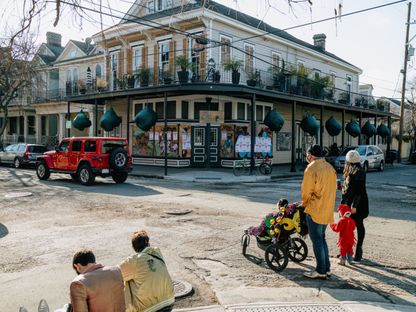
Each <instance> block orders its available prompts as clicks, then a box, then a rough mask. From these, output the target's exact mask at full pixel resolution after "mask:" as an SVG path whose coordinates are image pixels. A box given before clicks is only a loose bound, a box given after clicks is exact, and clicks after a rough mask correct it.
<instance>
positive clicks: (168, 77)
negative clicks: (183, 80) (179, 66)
mask: <svg viewBox="0 0 416 312" xmlns="http://www.w3.org/2000/svg"><path fill="white" fill-rule="evenodd" d="M162 78H163V83H164V84H171V83H172V81H173V78H172V69H171V67H170V66H169V68H168V69H167V70H164V71H163V73H162Z"/></svg>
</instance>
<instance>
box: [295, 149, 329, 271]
mask: <svg viewBox="0 0 416 312" xmlns="http://www.w3.org/2000/svg"><path fill="white" fill-rule="evenodd" d="M306 160H307V161H308V163H309V165H308V167H306V169H305V172H304V175H303V182H302V206H303V207H305V213H306V221H307V223H308V228H309V237H310V238H311V241H312V246H313V252H314V254H315V258H316V269H315V270H314V271H311V272H305V274H304V275H305V276H306V277H308V278H314V279H315V278H319V279H326V278H327V277H329V276H330V274H331V273H330V263H329V252H328V245H327V243H326V239H325V231H326V228H327V225H328V224H330V223H333V222H334V204H335V196H336V189H337V174H336V171H335V170H334V168H333V167H332V166H331V165H330V164H329V163H328V162H326V161H325V159H324V158H323V153H322V148H321V147H320V146H319V145H314V146H312V147H311V148H310V149H309V150H308V153H307V156H306Z"/></svg>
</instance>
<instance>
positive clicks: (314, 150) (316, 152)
mask: <svg viewBox="0 0 416 312" xmlns="http://www.w3.org/2000/svg"><path fill="white" fill-rule="evenodd" d="M308 154H311V155H312V156H315V157H322V156H323V154H322V148H321V146H319V145H314V146H311V147H310V148H309V149H308Z"/></svg>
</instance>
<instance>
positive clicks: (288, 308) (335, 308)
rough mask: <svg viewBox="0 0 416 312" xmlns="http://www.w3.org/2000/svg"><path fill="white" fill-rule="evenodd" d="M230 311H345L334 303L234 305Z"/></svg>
mask: <svg viewBox="0 0 416 312" xmlns="http://www.w3.org/2000/svg"><path fill="white" fill-rule="evenodd" d="M229 310H230V311H232V312H347V311H346V310H345V309H344V308H343V307H341V306H340V305H334V304H332V305H331V304H325V305H321V304H304V305H290V306H288V305H281V306H251V307H241V308H239V307H234V308H230V309H229Z"/></svg>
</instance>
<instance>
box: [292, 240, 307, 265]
mask: <svg viewBox="0 0 416 312" xmlns="http://www.w3.org/2000/svg"><path fill="white" fill-rule="evenodd" d="M287 253H288V256H289V258H290V260H292V261H293V262H302V261H303V260H305V259H306V257H307V256H308V246H307V245H306V243H305V241H304V240H303V239H301V238H299V237H295V238H291V239H289V242H288V247H287Z"/></svg>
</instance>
